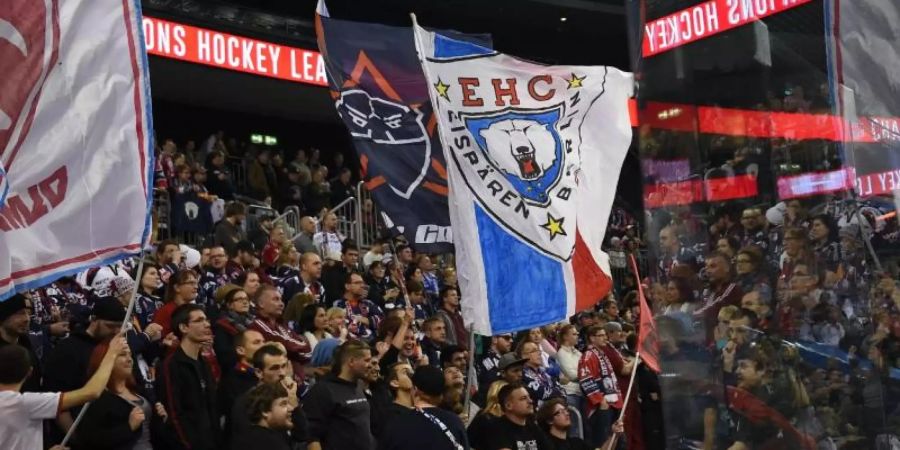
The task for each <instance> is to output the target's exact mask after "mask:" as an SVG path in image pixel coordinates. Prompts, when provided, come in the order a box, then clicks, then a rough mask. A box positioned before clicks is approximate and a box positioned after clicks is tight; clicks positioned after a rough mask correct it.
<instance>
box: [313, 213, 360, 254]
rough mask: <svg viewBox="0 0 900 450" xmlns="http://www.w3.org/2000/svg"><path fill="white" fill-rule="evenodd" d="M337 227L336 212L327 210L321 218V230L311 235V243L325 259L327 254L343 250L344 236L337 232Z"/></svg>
mask: <svg viewBox="0 0 900 450" xmlns="http://www.w3.org/2000/svg"><path fill="white" fill-rule="evenodd" d="M337 227H338V217H337V214H335V213H333V212H328V213H327V214H325V217H324V218H323V219H322V231H320V232H318V233H316V234H315V235H313V245H315V246H316V250H317V251H318V252H319V253H321V254H322V255H324V256H325V258H326V259H327V258H328V256H329V255H333V254H337V253H340V252H341V251H342V250H343V245H342V243H343V242H344V239H345V238H344V236H342V235H341V233H340V232H338V228H337ZM357 256H359V253H357Z"/></svg>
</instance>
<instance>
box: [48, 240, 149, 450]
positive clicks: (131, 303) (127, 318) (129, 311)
mask: <svg viewBox="0 0 900 450" xmlns="http://www.w3.org/2000/svg"><path fill="white" fill-rule="evenodd" d="M143 271H144V251H143V250H141V253H140V260H139V261H138V267H137V273H136V274H135V275H136V278H137V280H136V281H135V283H134V289H132V290H131V300H129V301H128V307H127V308H126V309H125V318H124V319H122V329H121V331H119V333H121V334H122V335H125V333H127V332H128V330H130V329H131V315H132V313H133V312H134V302H135V300H136V299H137V294H138V289H140V287H141V273H142V272H143ZM90 406H91V402H87V403H85V404H84V406H82V407H81V411H79V412H78V416H77V417H75V421H74V422H72V426H71V427H69V431H67V432H66V436H65V437H64V438H63V440H62V442H61V443H60V445H61V446H63V447H66V444H68V443H69V440H70V439H72V435H73V434H75V429H76V428H78V424H79V423H81V419H82V418H84V413H85V412H87V410H88V408H90ZM145 420H150V418H147V419H145Z"/></svg>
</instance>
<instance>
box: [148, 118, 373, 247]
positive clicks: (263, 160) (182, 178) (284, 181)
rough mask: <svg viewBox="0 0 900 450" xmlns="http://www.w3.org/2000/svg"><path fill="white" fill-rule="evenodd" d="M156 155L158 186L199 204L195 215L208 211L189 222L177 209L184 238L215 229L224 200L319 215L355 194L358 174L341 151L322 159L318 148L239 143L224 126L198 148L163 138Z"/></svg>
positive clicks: (175, 201) (175, 198)
mask: <svg viewBox="0 0 900 450" xmlns="http://www.w3.org/2000/svg"><path fill="white" fill-rule="evenodd" d="M156 154H157V159H156V176H155V187H156V188H157V189H160V190H161V191H165V192H166V195H167V196H168V198H169V200H170V202H169V203H171V204H172V205H183V204H184V203H185V202H186V201H191V202H194V203H200V204H202V205H203V207H201V208H200V210H199V211H198V212H197V214H203V215H207V214H208V215H209V219H208V220H203V221H202V223H200V224H199V225H194V226H190V227H187V226H185V225H184V224H183V222H184V221H183V220H178V217H180V216H179V215H180V214H182V211H173V213H172V214H173V215H174V216H175V218H174V220H173V223H172V224H171V225H172V228H174V230H173V231H174V235H178V236H182V237H184V236H185V234H184V233H185V232H188V231H189V232H191V233H192V235H191V236H200V237H201V238H202V237H203V236H205V235H207V234H209V233H210V232H212V227H213V225H214V224H215V222H218V221H219V220H220V219H221V218H222V215H223V213H224V211H223V210H224V206H225V204H226V203H227V202H231V201H234V200H236V199H240V200H242V201H244V202H245V203H251V204H257V205H260V206H264V207H268V208H271V209H273V210H275V211H283V210H284V209H285V208H287V207H297V208H298V209H299V211H300V213H301V214H304V215H309V216H312V217H320V216H321V215H322V213H323V212H324V211H326V210H328V209H330V208H331V207H334V206H336V205H338V204H340V203H341V202H342V201H344V200H345V199H347V198H349V197H354V196H355V194H356V193H355V190H356V184H355V180H358V179H359V177H358V174H357V173H355V171H354V169H353V168H352V167H350V165H348V164H347V163H345V160H344V155H343V154H342V153H340V152H335V153H334V154H332V155H329V156H330V157H329V158H327V159H328V161H324V160H322V156H321V151H320V150H319V149H317V148H304V149H297V150H296V151H285V150H282V149H279V148H275V147H267V146H262V145H255V144H246V143H239V142H238V141H237V140H236V139H233V138H226V137H225V135H224V133H223V132H221V131H219V132H216V133H214V134H212V135H210V136H209V137H208V138H207V139H206V140H205V141H204V142H203V144H202V145H201V146H200V147H199V148H198V147H197V145H196V143H195V141H193V140H189V141H186V142H185V143H184V144H183V145H181V146H178V145H177V144H176V143H175V141H174V140H172V139H162V140H161V141H160V144H159V145H158V147H157V149H156ZM189 214H191V215H193V214H194V213H192V212H191V213H189ZM190 240H192V241H198V242H199V241H200V240H201V239H190Z"/></svg>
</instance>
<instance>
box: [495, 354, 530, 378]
mask: <svg viewBox="0 0 900 450" xmlns="http://www.w3.org/2000/svg"><path fill="white" fill-rule="evenodd" d="M526 361H528V360H527V359H526V358H520V357H519V356H518V355H517V354H516V352H507V353H505V354H503V356H501V357H500V362H499V363H497V370H499V371H500V379H501V380H503V381H505V382H507V383H509V384H513V383H521V382H522V370H524V368H525V362H526Z"/></svg>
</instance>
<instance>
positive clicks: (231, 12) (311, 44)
mask: <svg viewBox="0 0 900 450" xmlns="http://www.w3.org/2000/svg"><path fill="white" fill-rule="evenodd" d="M142 3H143V7H144V13H145V14H146V15H148V16H153V17H157V18H162V19H167V20H172V21H176V22H181V23H186V24H190V25H195V26H200V27H205V28H211V29H215V30H220V31H224V32H228V33H232V34H237V35H243V36H248V37H253V38H257V39H262V40H267V41H271V42H276V43H280V44H285V45H292V46H297V47H302V48H311V49H315V48H316V44H315V31H314V27H313V23H314V12H315V7H316V3H317V2H316V0H295V1H293V2H286V1H284V0H230V1H219V0H143V2H142ZM623 4H624V2H623V1H622V0H618V1H615V0H490V1H488V0H429V1H421V0H376V1H360V0H329V1H328V8H329V10H330V12H331V15H332V17H335V18H339V19H347V20H356V21H368V22H379V23H385V24H389V25H400V26H407V25H409V23H410V19H409V13H410V12H415V13H416V15H417V16H418V19H419V22H420V23H422V24H423V25H426V26H429V27H435V28H452V29H456V30H459V31H463V32H471V33H484V32H488V33H491V35H492V36H493V40H494V47H495V48H496V49H498V50H500V51H502V52H505V53H510V54H514V55H517V56H520V57H523V58H527V59H531V60H534V61H539V62H543V63H548V64H554V63H556V64H606V65H613V66H617V67H620V68H623V69H628V65H629V64H628V60H629V59H628V43H627V37H626V21H625V11H624V6H623ZM150 77H151V82H152V89H153V95H154V97H156V98H160V99H163V100H168V101H173V102H181V103H187V104H191V105H196V106H203V107H210V108H216V109H225V110H232V111H242V112H252V113H257V114H260V115H266V116H275V117H281V118H285V119H292V120H302V121H312V122H335V121H336V120H337V117H336V115H335V113H334V109H333V107H332V105H331V100H330V98H329V96H328V94H327V91H326V90H325V89H324V88H321V87H315V86H308V85H301V84H298V83H292V82H287V81H280V80H273V79H265V78H261V77H256V76H253V75H247V74H243V73H236V72H229V71H226V70H222V69H216V68H209V67H204V66H197V65H194V64H190V63H185V62H179V61H173V60H164V59H162V58H158V57H151V58H150Z"/></svg>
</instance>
